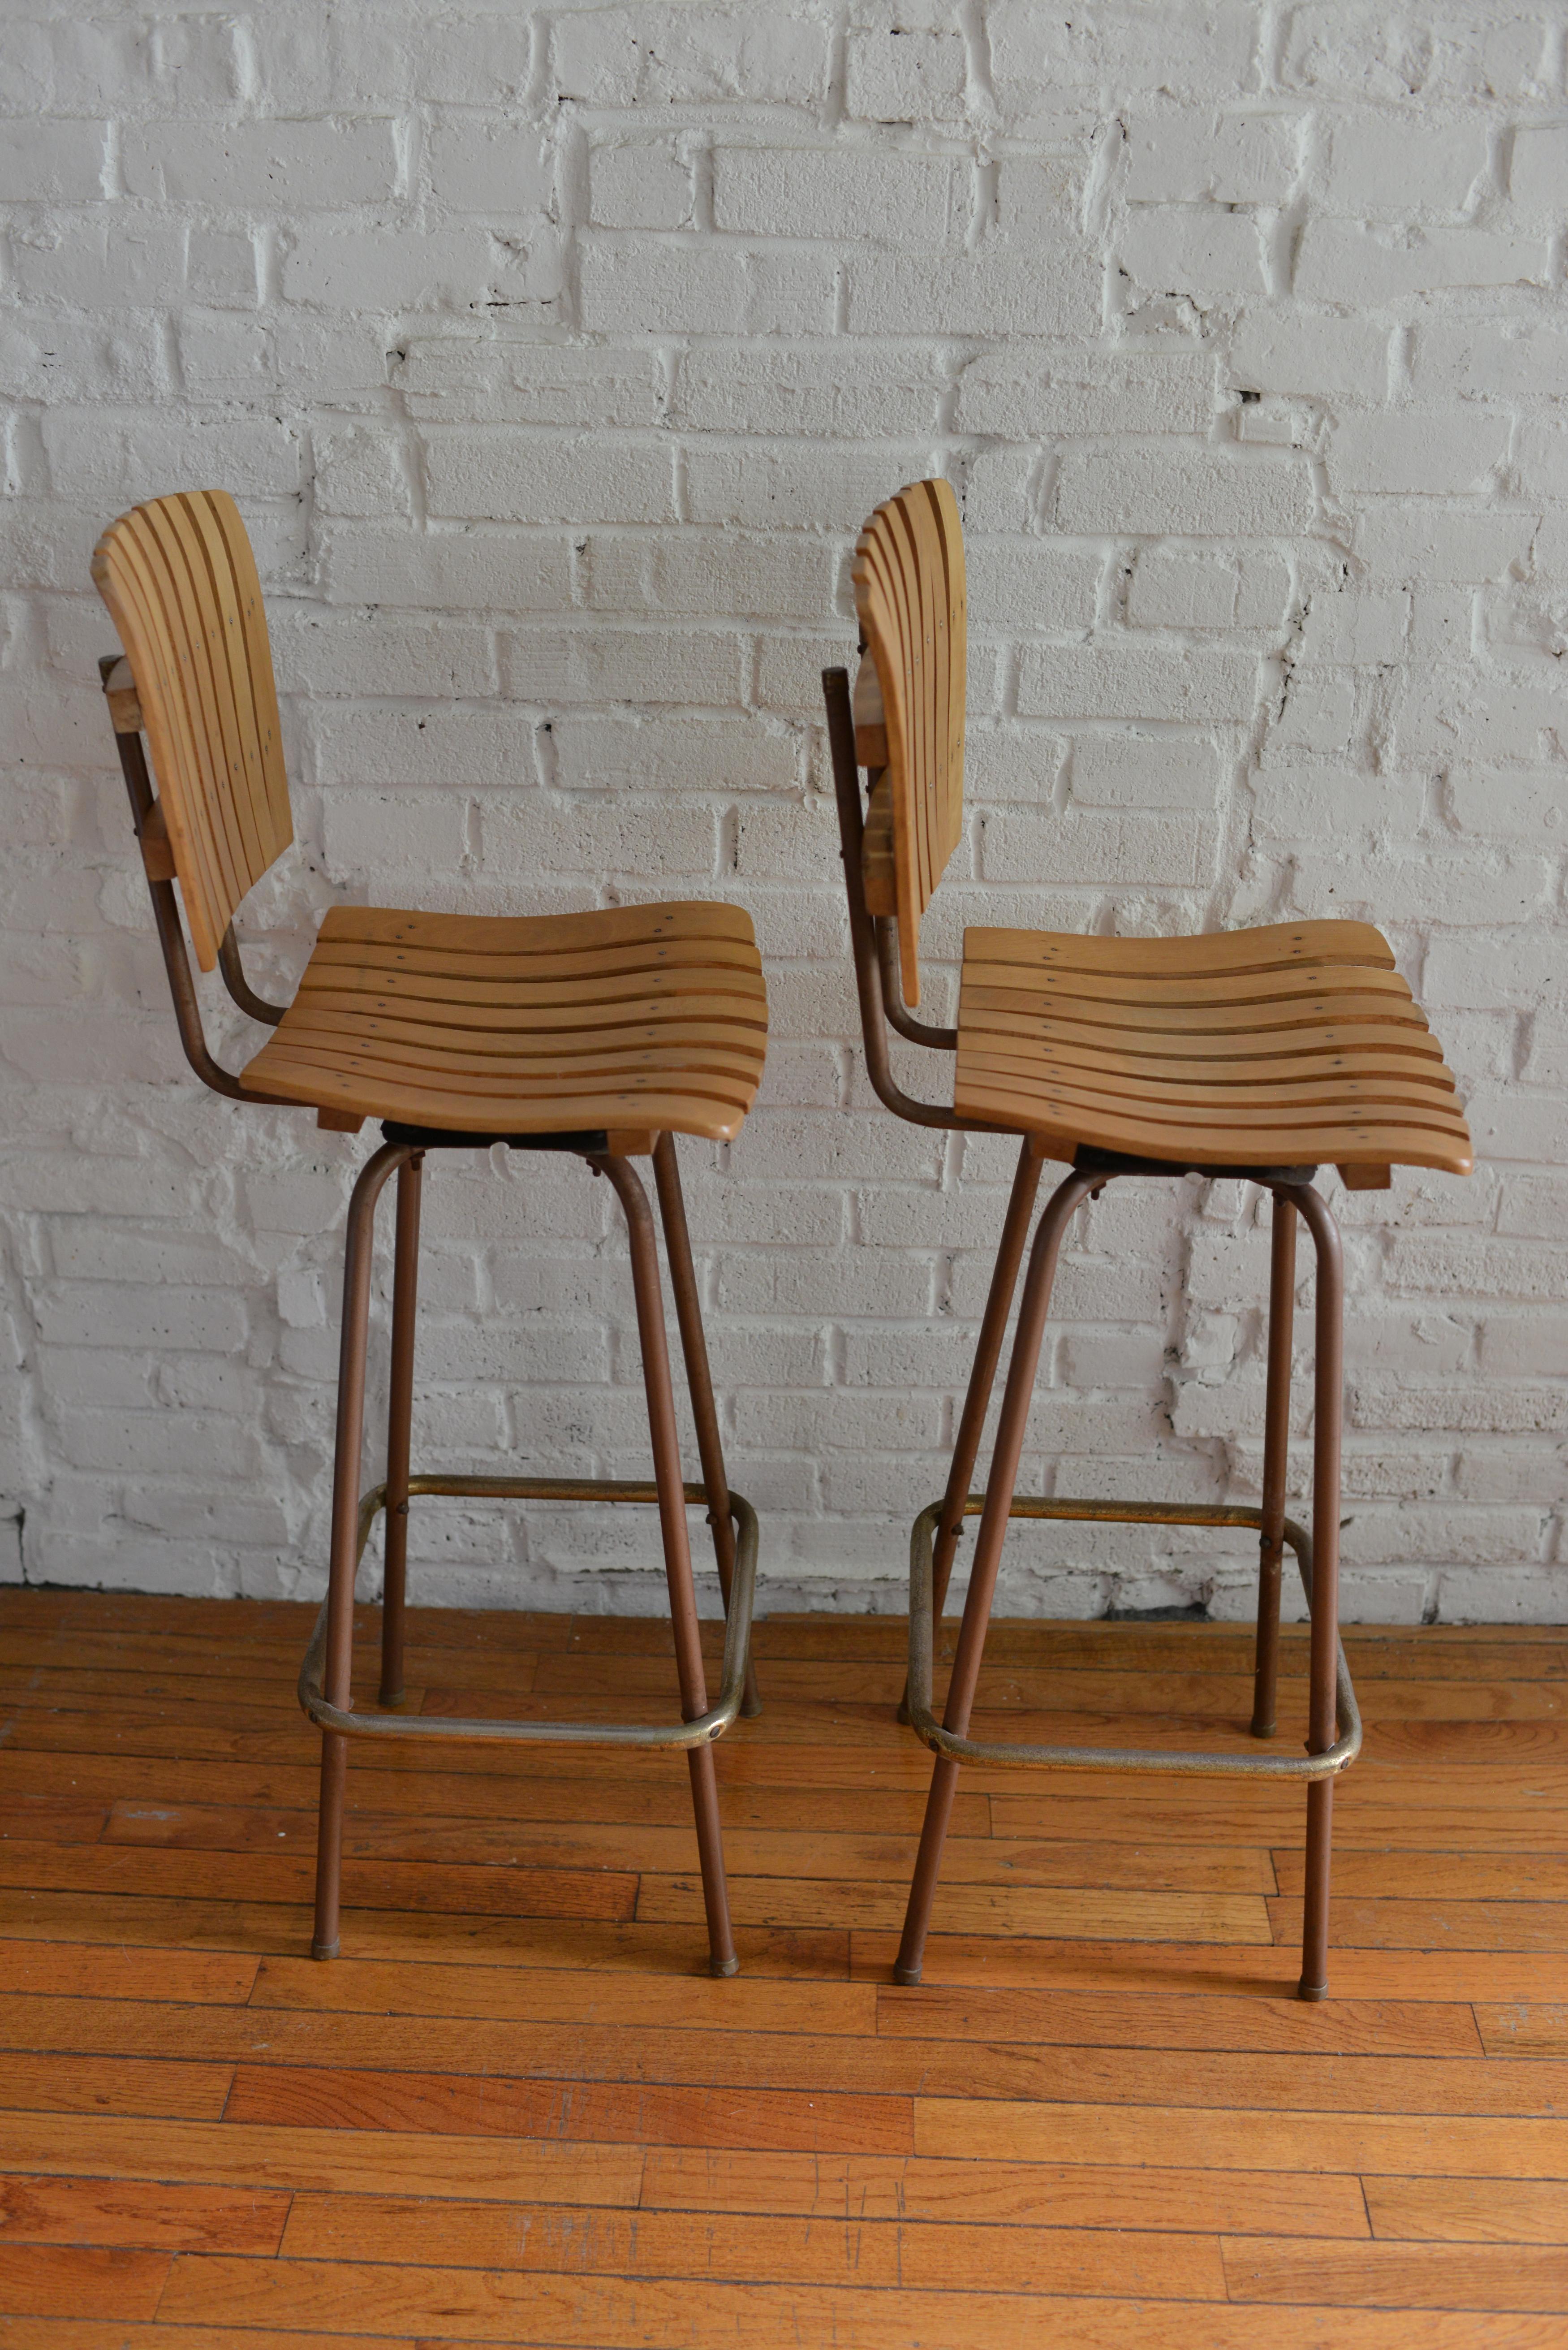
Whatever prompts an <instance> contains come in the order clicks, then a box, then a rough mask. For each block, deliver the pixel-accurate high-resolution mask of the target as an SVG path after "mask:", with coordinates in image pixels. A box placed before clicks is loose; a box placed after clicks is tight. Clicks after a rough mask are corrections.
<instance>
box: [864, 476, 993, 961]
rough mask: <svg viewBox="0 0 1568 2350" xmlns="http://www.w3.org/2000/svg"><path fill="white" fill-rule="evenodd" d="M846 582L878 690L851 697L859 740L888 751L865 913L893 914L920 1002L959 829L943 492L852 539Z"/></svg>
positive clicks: (904, 500) (956, 555)
mask: <svg viewBox="0 0 1568 2350" xmlns="http://www.w3.org/2000/svg"><path fill="white" fill-rule="evenodd" d="M851 576H852V577H853V579H854V583H855V598H856V609H857V616H858V618H859V621H860V626H861V630H862V633H863V635H864V637H865V639H866V643H867V652H868V655H869V659H870V661H871V665H872V668H873V670H874V671H875V675H876V680H877V686H878V687H879V689H880V691H879V694H878V696H877V709H876V711H875V712H873V709H872V697H871V695H870V692H869V691H868V690H867V691H865V692H863V693H862V694H861V696H860V699H861V702H862V706H863V710H864V712H865V723H864V726H863V728H862V731H861V733H859V734H858V735H857V742H858V743H861V744H862V746H863V747H864V749H865V750H866V751H867V753H875V752H884V753H885V754H886V764H885V774H884V778H883V781H884V785H885V793H886V802H885V804H886V807H887V811H888V814H887V817H886V819H885V823H886V827H887V831H886V835H884V831H883V826H884V819H883V818H882V817H881V816H879V815H878V816H877V832H876V835H875V837H874V841H873V850H874V853H875V855H876V860H877V871H876V874H875V876H874V879H873V880H872V894H871V898H870V899H869V900H868V902H869V903H870V904H871V910H872V911H873V912H874V913H883V912H887V913H892V912H896V913H897V915H898V938H899V955H900V960H901V964H902V973H903V983H904V991H905V993H906V995H907V997H908V999H909V1002H910V1003H919V993H920V988H919V925H920V917H921V916H922V914H923V913H924V912H925V910H926V908H927V906H929V903H930V900H931V898H932V895H933V893H934V892H935V889H936V887H937V884H938V882H939V881H940V879H941V877H942V874H943V872H944V871H945V870H946V868H947V864H948V860H949V858H950V857H951V855H952V852H953V849H954V848H955V847H956V846H957V844H958V838H959V833H960V831H961V827H962V821H963V702H964V681H965V668H966V619H965V599H964V570H963V537H962V532H961V528H960V525H959V514H958V502H957V499H956V498H955V497H954V495H953V492H952V488H951V485H950V484H949V483H947V482H943V481H928V482H917V483H914V484H912V485H911V486H910V487H909V488H908V489H904V490H901V491H900V492H899V493H898V496H897V497H895V498H890V499H889V500H888V502H887V504H885V505H881V506H878V507H877V511H876V513H875V514H874V515H872V516H871V519H870V521H869V522H868V523H867V525H866V528H865V529H864V531H863V532H862V533H861V535H860V539H859V542H858V544H857V547H856V554H855V562H854V566H853V567H852V575H851ZM874 719H875V722H876V723H873V721H874ZM872 764H876V765H878V766H880V765H882V764H883V762H882V760H880V759H875V760H873V762H872ZM874 813H875V811H874ZM884 837H888V838H890V843H891V855H890V866H889V864H888V862H887V861H886V860H885V859H884V858H883V855H882V848H883V840H884Z"/></svg>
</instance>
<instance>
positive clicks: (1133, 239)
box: [1116, 204, 1265, 301]
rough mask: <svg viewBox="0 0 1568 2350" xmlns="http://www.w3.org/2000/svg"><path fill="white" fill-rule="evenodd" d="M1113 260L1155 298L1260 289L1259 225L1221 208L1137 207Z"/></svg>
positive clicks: (1207, 297)
mask: <svg viewBox="0 0 1568 2350" xmlns="http://www.w3.org/2000/svg"><path fill="white" fill-rule="evenodd" d="M1116 258H1117V260H1118V261H1119V262H1120V263H1121V265H1122V266H1123V268H1125V269H1126V270H1127V272H1128V273H1129V274H1130V276H1132V277H1133V279H1134V280H1135V281H1136V283H1137V284H1138V285H1139V286H1147V287H1149V288H1150V289H1151V290H1152V291H1154V292H1156V293H1159V294H1172V295H1180V294H1191V295H1193V296H1196V297H1197V298H1198V299H1199V301H1204V300H1212V299H1213V298H1214V297H1215V296H1220V295H1226V294H1254V293H1261V292H1262V291H1263V288H1264V283H1265V281H1264V277H1263V252H1262V244H1261V243H1260V240H1259V232H1258V228H1257V224H1255V223H1254V222H1253V220H1252V219H1251V217H1250V216H1249V215H1248V214H1247V213H1241V212H1231V211H1229V210H1228V209H1227V208H1226V207H1225V205H1223V204H1180V205H1177V204H1167V205H1158V206H1156V205H1146V204H1135V205H1134V206H1133V207H1132V209H1131V211H1130V212H1129V213H1128V214H1127V221H1126V223H1125V224H1124V226H1123V228H1122V232H1121V234H1120V236H1119V237H1118V238H1117V240H1116Z"/></svg>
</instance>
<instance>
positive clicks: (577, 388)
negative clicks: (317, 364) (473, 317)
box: [394, 334, 664, 432]
mask: <svg viewBox="0 0 1568 2350" xmlns="http://www.w3.org/2000/svg"><path fill="white" fill-rule="evenodd" d="M394 358H396V359H397V381H398V386H399V389H400V391H401V393H402V396H403V399H404V400H405V402H406V404H407V407H408V411H409V414H410V416H417V417H430V418H432V419H435V420H438V421H441V422H443V423H447V422H452V421H460V420H472V421H474V422H476V423H484V424H500V423H503V422H506V423H515V424H556V425H571V426H573V427H574V428H575V429H576V430H577V431H579V432H586V431H587V430H589V429H590V428H591V427H593V426H595V425H620V426H623V427H632V428H635V427H636V426H638V425H648V424H658V423H660V422H662V421H663V417H664V390H663V384H662V380H661V376H660V371H659V366H658V363H657V361H656V360H655V359H654V358H653V357H652V355H651V354H650V353H649V352H647V351H641V352H639V351H634V350H613V349H610V350H597V349H589V348H579V347H578V346H576V345H574V344H557V343H527V342H504V343H495V342H491V341H489V340H485V341H483V342H478V341H474V340H472V338H470V337H469V336H467V335H462V334H443V335H426V336H410V338H408V340H407V342H406V344H405V346H404V348H403V351H402V354H401V356H400V357H398V355H396V354H394Z"/></svg>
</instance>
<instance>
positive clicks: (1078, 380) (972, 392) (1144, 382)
mask: <svg viewBox="0 0 1568 2350" xmlns="http://www.w3.org/2000/svg"><path fill="white" fill-rule="evenodd" d="M1213 381H1214V370H1213V367H1212V365H1211V363H1210V361H1209V360H1207V359H1202V358H1199V357H1193V358H1188V357H1186V356H1181V355H1173V354H1172V355H1168V354H1165V353H1161V352H1154V351H1142V350H1140V351H1139V352H1138V353H1137V356H1136V358H1134V357H1131V356H1128V357H1127V358H1122V357H1118V356H1106V357H1102V356H1100V355H1099V354H1096V353H1092V352H1082V353H1077V352H1071V351H1069V352H1064V353H1059V352H1056V351H1051V352H1049V354H1047V353H1045V352H1042V353H1040V355H1039V356H1037V357H1035V358H1033V359H1029V358H1023V359H1020V358H1019V357H1018V356H1016V355H1015V354H1014V353H1012V351H996V352H983V353H981V355H980V356H978V357H977V358H975V359H971V360H970V361H969V362H968V363H967V364H966V365H965V366H964V368H963V369H962V370H961V374H960V377H959V400H958V421H959V424H960V426H961V429H962V430H963V431H965V432H993V433H1002V434H1005V435H1007V436H1008V437H1010V438H1013V439H1033V438H1034V437H1035V436H1040V437H1042V438H1044V437H1054V436H1056V435H1058V434H1060V435H1063V436H1064V437H1068V438H1080V437H1082V436H1085V435H1087V434H1101V433H1110V432H1205V431H1207V429H1208V426H1209V422H1210V417H1211V415H1212V412H1213V408H1214V391H1213Z"/></svg>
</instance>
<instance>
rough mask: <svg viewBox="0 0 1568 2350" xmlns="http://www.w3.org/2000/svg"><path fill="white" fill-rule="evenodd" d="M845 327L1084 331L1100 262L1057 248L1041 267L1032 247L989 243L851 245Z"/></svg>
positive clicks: (870, 330)
mask: <svg viewBox="0 0 1568 2350" xmlns="http://www.w3.org/2000/svg"><path fill="white" fill-rule="evenodd" d="M847 276H848V281H849V331H850V333H851V334H855V335H898V334H908V333H909V328H910V325H911V322H912V321H915V320H919V327H920V331H921V332H922V333H924V334H928V335H930V334H938V335H984V336H1016V335H1091V334H1093V333H1095V332H1096V329H1097V328H1098V326H1099V320H1100V307H1101V282H1102V276H1103V272H1102V268H1101V265H1100V263H1099V262H1098V260H1097V259H1096V257H1095V256H1094V255H1092V254H1090V253H1088V252H1085V251H1079V252H1069V251H1060V252H1057V253H1056V254H1054V255H1053V258H1052V266H1051V267H1050V268H1049V269H1042V268H1041V266H1040V261H1039V255H1038V253H1037V252H1031V251H1028V250H1025V249H1022V248H1020V249H1014V248H1012V247H1004V246H998V245H995V244H984V245H981V247H980V249H979V251H978V252H976V253H975V254H973V255H967V254H966V255H961V256H955V255H952V254H950V253H946V252H940V251H937V252H929V253H902V252H894V251H878V250H877V249H875V248H868V247H861V246H857V247H855V248H854V249H853V251H852V252H851V255H850V258H849V262H848V266H847Z"/></svg>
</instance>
